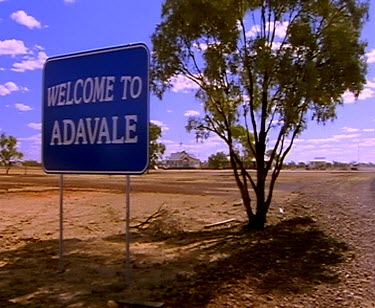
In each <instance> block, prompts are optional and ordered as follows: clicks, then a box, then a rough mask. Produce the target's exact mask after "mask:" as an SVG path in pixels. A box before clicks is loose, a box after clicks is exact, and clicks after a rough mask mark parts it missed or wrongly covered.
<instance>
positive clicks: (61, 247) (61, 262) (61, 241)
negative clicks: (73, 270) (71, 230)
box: [58, 174, 64, 272]
mask: <svg viewBox="0 0 375 308" xmlns="http://www.w3.org/2000/svg"><path fill="white" fill-rule="evenodd" d="M63 191H64V177H63V174H60V237H59V268H58V270H59V272H62V271H63V270H64V235H63V230H64V227H63V222H64V221H63V220H64V217H63V204H64V199H63V197H64V195H63Z"/></svg>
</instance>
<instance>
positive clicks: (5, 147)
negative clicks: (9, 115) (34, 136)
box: [0, 133, 23, 174]
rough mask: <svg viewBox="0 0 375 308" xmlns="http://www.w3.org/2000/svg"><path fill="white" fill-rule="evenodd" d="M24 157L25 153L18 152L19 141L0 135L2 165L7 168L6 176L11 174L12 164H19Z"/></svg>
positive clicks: (0, 161)
mask: <svg viewBox="0 0 375 308" xmlns="http://www.w3.org/2000/svg"><path fill="white" fill-rule="evenodd" d="M22 157H23V153H21V152H19V151H18V150H17V139H16V138H15V137H13V136H7V135H6V134H4V133H2V134H1V135H0V164H2V165H3V166H5V172H6V174H8V173H9V169H10V167H11V166H12V163H14V162H17V161H18V160H19V159H21V158H22Z"/></svg>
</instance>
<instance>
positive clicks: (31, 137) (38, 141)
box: [17, 134, 42, 144]
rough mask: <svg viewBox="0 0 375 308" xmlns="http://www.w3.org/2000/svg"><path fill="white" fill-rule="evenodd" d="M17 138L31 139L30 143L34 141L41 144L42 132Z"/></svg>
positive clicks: (21, 139)
mask: <svg viewBox="0 0 375 308" xmlns="http://www.w3.org/2000/svg"><path fill="white" fill-rule="evenodd" d="M17 139H18V140H20V141H31V142H32V143H35V144H41V141H42V134H36V135H32V136H30V137H23V138H17Z"/></svg>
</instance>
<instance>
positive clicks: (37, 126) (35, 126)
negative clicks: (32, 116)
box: [27, 122, 42, 130]
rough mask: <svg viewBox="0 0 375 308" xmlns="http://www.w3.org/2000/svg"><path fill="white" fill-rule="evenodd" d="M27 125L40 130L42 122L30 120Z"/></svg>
mask: <svg viewBox="0 0 375 308" xmlns="http://www.w3.org/2000/svg"><path fill="white" fill-rule="evenodd" d="M27 126H28V127H30V128H32V129H36V130H41V129H42V123H34V122H31V123H29V124H27Z"/></svg>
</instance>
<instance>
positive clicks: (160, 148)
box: [149, 122, 165, 167]
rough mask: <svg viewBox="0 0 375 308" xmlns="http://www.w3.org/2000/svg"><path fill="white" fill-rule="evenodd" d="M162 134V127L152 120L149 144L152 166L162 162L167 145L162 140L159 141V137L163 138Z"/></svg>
mask: <svg viewBox="0 0 375 308" xmlns="http://www.w3.org/2000/svg"><path fill="white" fill-rule="evenodd" d="M161 136H162V131H161V127H160V126H158V125H157V124H155V123H152V122H151V123H150V146H149V155H150V167H154V166H157V165H158V164H159V163H160V160H161V158H162V156H163V154H164V152H165V145H164V144H162V143H161V142H158V139H159V138H161Z"/></svg>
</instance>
